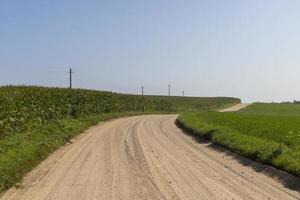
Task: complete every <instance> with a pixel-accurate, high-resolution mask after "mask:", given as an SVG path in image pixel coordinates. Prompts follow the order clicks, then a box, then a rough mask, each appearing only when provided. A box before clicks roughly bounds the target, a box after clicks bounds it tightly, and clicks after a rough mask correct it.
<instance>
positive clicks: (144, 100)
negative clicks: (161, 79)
mask: <svg viewBox="0 0 300 200" xmlns="http://www.w3.org/2000/svg"><path fill="white" fill-rule="evenodd" d="M142 97H143V112H145V108H146V98H145V95H144V86H143V85H142Z"/></svg>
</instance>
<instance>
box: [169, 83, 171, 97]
mask: <svg viewBox="0 0 300 200" xmlns="http://www.w3.org/2000/svg"><path fill="white" fill-rule="evenodd" d="M169 96H171V85H170V84H169Z"/></svg>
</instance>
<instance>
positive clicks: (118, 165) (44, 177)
mask: <svg viewBox="0 0 300 200" xmlns="http://www.w3.org/2000/svg"><path fill="white" fill-rule="evenodd" d="M176 117H177V115H150V116H137V117H129V118H122V119H117V120H113V121H111V122H107V123H104V124H100V125H98V126H95V127H93V128H91V129H90V130H88V131H87V132H86V133H84V134H82V135H81V136H80V137H79V138H77V139H75V140H74V141H73V142H72V143H71V144H69V145H66V146H65V147H63V148H61V149H60V150H58V151H57V152H55V153H54V154H52V155H51V156H50V157H49V158H48V159H47V160H45V161H44V162H42V163H41V164H40V165H39V166H38V167H37V168H36V169H35V170H33V171H32V172H31V173H29V174H28V176H26V177H25V179H24V181H23V183H22V185H21V186H20V187H19V188H18V189H15V188H12V189H10V190H9V191H8V192H7V193H6V194H4V196H2V198H1V200H92V199H94V200H102V199H103V200H110V199H120V200H134V199H136V200H144V199H158V200H162V199H184V200H193V199H195V200H202V199H203V200H205V199H207V200H212V199H230V200H231V199H235V200H237V199H257V200H263V199H278V200H285V199H300V193H299V192H297V191H295V190H290V189H287V188H285V187H284V186H283V185H282V184H281V183H280V182H279V181H277V180H275V179H273V178H270V177H268V176H266V175H265V174H263V173H259V172H256V171H255V170H254V169H253V168H251V167H249V166H248V167H247V166H245V165H242V164H240V162H239V161H238V160H237V159H235V157H234V156H233V155H230V154H228V153H226V152H224V151H223V152H222V151H217V150H215V149H214V148H212V147H211V145H210V144H208V143H201V142H199V141H198V142H197V141H195V140H194V139H192V138H191V137H190V136H187V135H185V134H183V132H182V131H181V130H180V129H178V128H177V127H176V125H175V123H174V122H175V119H176Z"/></svg>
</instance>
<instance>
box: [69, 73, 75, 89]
mask: <svg viewBox="0 0 300 200" xmlns="http://www.w3.org/2000/svg"><path fill="white" fill-rule="evenodd" d="M73 73H74V72H73V71H72V68H70V71H69V75H70V89H72V74H73Z"/></svg>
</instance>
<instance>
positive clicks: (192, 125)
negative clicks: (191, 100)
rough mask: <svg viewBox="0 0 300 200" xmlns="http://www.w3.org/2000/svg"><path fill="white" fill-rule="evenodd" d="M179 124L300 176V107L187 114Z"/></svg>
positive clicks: (255, 106) (257, 106) (260, 106)
mask: <svg viewBox="0 0 300 200" xmlns="http://www.w3.org/2000/svg"><path fill="white" fill-rule="evenodd" d="M178 121H179V123H180V124H181V125H182V126H184V127H185V128H186V129H189V130H190V131H192V132H193V133H195V134H198V135H201V136H203V137H205V138H207V139H209V140H211V141H212V142H214V143H217V144H219V145H221V146H223V147H226V148H228V149H231V150H233V151H235V152H237V153H239V154H241V155H244V156H247V157H250V158H252V159H256V160H259V161H261V162H263V163H267V164H270V165H273V166H275V167H277V168H280V169H283V170H286V171H288V172H290V173H293V174H295V175H298V176H300V148H299V147H300V105H297V104H260V103H256V104H253V105H250V106H249V107H248V108H246V109H244V110H241V111H239V112H236V113H218V112H202V113H185V114H182V115H181V116H180V118H179V120H178Z"/></svg>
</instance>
